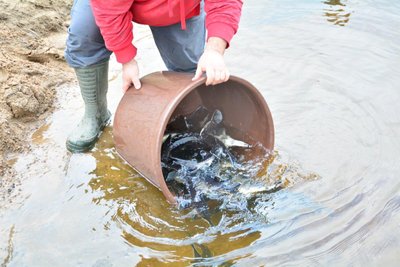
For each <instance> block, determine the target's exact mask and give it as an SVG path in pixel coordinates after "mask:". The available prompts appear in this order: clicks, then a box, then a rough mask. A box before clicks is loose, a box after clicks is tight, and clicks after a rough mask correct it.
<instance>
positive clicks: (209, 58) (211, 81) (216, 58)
mask: <svg viewBox="0 0 400 267" xmlns="http://www.w3.org/2000/svg"><path fill="white" fill-rule="evenodd" d="M225 48H226V41H224V40H222V39H221V38H218V37H211V38H210V39H209V41H208V42H207V46H206V48H205V50H204V53H203V55H202V56H201V57H200V59H199V63H198V64H197V70H196V74H195V75H194V77H193V79H192V80H193V81H195V80H198V79H199V78H200V77H201V75H202V74H203V73H204V72H206V74H207V80H206V85H216V84H219V83H222V82H226V81H227V80H229V75H230V74H229V70H228V68H227V67H226V65H225V60H224V56H223V54H224V51H225Z"/></svg>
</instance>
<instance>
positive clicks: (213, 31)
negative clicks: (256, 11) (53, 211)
mask: <svg viewBox="0 0 400 267" xmlns="http://www.w3.org/2000/svg"><path fill="white" fill-rule="evenodd" d="M242 5H243V1H242V0H205V11H206V28H207V32H208V36H207V40H208V39H209V38H210V37H220V38H222V39H224V40H225V41H226V42H227V43H228V47H229V43H230V42H231V40H232V38H233V36H234V35H235V33H236V32H237V30H238V27H239V21H240V15H241V12H242Z"/></svg>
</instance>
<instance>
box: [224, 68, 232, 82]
mask: <svg viewBox="0 0 400 267" xmlns="http://www.w3.org/2000/svg"><path fill="white" fill-rule="evenodd" d="M230 77H231V74H230V73H229V70H226V72H225V82H226V81H228V80H229V78H230Z"/></svg>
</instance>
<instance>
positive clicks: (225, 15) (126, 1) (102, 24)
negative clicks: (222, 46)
mask: <svg viewBox="0 0 400 267" xmlns="http://www.w3.org/2000/svg"><path fill="white" fill-rule="evenodd" d="M204 2H205V3H204V4H205V6H204V8H205V11H206V28H207V32H208V36H207V39H208V38H210V37H220V38H222V39H224V40H225V41H226V42H227V43H228V46H229V43H230V41H231V39H232V37H233V35H234V34H235V33H236V31H237V29H238V25H239V19H240V14H241V9H242V4H243V2H242V0H204ZM91 5H92V9H93V13H94V17H95V20H96V24H97V25H98V26H99V28H100V31H101V34H102V35H103V38H104V41H105V44H106V47H107V48H108V49H109V50H111V51H113V52H114V53H115V56H116V57H117V61H118V62H120V63H126V62H129V61H130V60H131V59H132V58H134V57H135V56H136V47H134V46H133V44H132V40H133V33H132V27H133V25H132V21H134V22H137V23H140V24H145V25H150V26H167V25H172V24H175V23H178V22H181V25H182V30H185V29H186V22H185V21H186V19H189V18H191V17H193V16H196V15H199V14H200V0H91Z"/></svg>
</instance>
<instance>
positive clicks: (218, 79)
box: [212, 70, 221, 85]
mask: <svg viewBox="0 0 400 267" xmlns="http://www.w3.org/2000/svg"><path fill="white" fill-rule="evenodd" d="M220 82H221V71H219V70H216V71H215V76H214V81H213V83H212V84H213V85H216V84H219V83H220Z"/></svg>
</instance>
